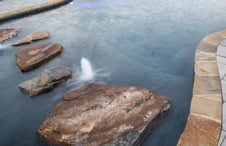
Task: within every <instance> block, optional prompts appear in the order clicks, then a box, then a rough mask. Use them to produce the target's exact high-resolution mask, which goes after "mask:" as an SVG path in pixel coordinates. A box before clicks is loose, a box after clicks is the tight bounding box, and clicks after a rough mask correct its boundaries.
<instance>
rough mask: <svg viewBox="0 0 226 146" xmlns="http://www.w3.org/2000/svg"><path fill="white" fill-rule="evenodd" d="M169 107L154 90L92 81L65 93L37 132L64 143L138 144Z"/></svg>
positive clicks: (81, 144) (122, 145)
mask: <svg viewBox="0 0 226 146" xmlns="http://www.w3.org/2000/svg"><path fill="white" fill-rule="evenodd" d="M169 109H170V101H169V98H168V97H165V96H161V95H159V94H157V93H155V92H153V91H150V90H147V89H144V88H138V87H116V86H111V85H105V84H97V83H92V84H88V85H86V86H83V87H81V88H79V89H77V90H73V91H71V92H68V93H66V94H65V95H64V96H63V98H62V100H61V101H60V102H59V103H58V104H57V105H56V107H55V108H54V110H53V112H52V113H51V115H50V116H49V117H48V119H47V120H46V121H44V123H43V124H42V125H41V127H40V128H39V129H38V135H40V136H41V137H42V138H44V139H45V140H47V141H48V142H50V143H51V144H61V145H76V146H77V145H78V146H83V145H85V146H101V145H104V146H108V145H110V146H132V145H139V144H141V142H142V141H143V138H144V137H146V136H147V133H149V132H150V128H153V126H155V125H156V124H157V123H158V122H159V121H160V117H162V115H163V113H165V112H166V111H168V110H169Z"/></svg>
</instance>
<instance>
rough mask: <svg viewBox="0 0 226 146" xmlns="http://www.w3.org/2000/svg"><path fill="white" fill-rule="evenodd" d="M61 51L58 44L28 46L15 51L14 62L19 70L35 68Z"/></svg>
mask: <svg viewBox="0 0 226 146" xmlns="http://www.w3.org/2000/svg"><path fill="white" fill-rule="evenodd" d="M62 51H63V46H61V45H60V44H45V45H37V46H29V47H26V48H23V49H20V50H19V51H18V52H17V53H16V63H17V65H18V67H19V68H20V69H21V71H24V72H25V71H29V70H32V69H35V68H37V67H39V66H41V65H42V64H44V63H46V62H47V61H49V60H51V59H52V58H54V57H56V56H57V55H59V54H60V53H61V52H62Z"/></svg>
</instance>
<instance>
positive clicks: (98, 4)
mask: <svg viewBox="0 0 226 146" xmlns="http://www.w3.org/2000/svg"><path fill="white" fill-rule="evenodd" d="M225 17H226V3H225V1H224V0H218V1H215V0H206V1H203V0H196V1H190V0H183V1H181V0H167V1H155V0H139V1H136V0H114V1H112V0H104V1H103V0H95V1H94V0H76V1H73V3H71V4H69V5H67V6H64V7H61V8H58V9H55V10H53V11H48V12H45V13H41V14H39V15H34V16H30V17H27V18H23V19H19V20H15V21H11V22H8V23H5V24H1V25H0V28H6V27H7V28H8V27H13V28H14V27H19V28H21V29H22V31H21V32H20V33H19V34H18V36H17V38H15V39H13V40H9V41H6V42H5V43H3V46H1V48H3V49H0V69H1V72H0V81H1V83H2V84H0V91H1V93H0V94H1V102H0V111H1V113H0V121H1V127H0V129H1V130H0V145H10V146H24V145H37V146H44V145H45V144H44V143H42V142H41V141H40V140H39V139H38V138H37V137H36V134H35V133H36V130H37V128H38V127H39V126H40V124H41V123H42V122H43V121H44V120H45V119H46V117H47V116H48V114H49V113H50V112H51V110H52V108H53V107H54V106H55V104H56V103H57V102H58V101H59V100H60V98H61V97H62V95H63V94H64V93H65V92H67V91H69V90H72V89H74V88H78V87H79V86H81V85H84V84H86V83H88V82H104V83H108V84H114V85H125V86H130V85H132V86H142V87H146V88H149V89H152V90H155V91H157V92H159V93H161V94H164V95H167V96H170V97H171V100H172V110H171V111H170V112H169V114H168V116H167V117H166V118H165V119H164V120H163V121H162V123H161V125H160V126H159V127H157V128H155V130H153V133H152V135H151V136H150V137H149V138H148V139H147V140H146V141H145V142H144V144H143V145H144V146H149V145H153V146H175V145H176V143H177V139H178V138H179V136H180V133H181V132H182V131H183V128H184V126H185V124H186V118H187V114H188V112H189V106H190V99H191V95H192V85H193V72H194V71H193V65H194V64H193V63H194V51H195V48H196V46H197V45H198V43H199V41H200V40H201V39H202V38H203V37H204V36H205V35H207V34H209V33H212V32H215V31H219V30H222V29H225V28H226V19H223V18H225ZM28 24H29V25H28ZM32 31H47V32H50V34H51V38H50V39H47V40H43V41H38V42H35V43H34V44H39V43H43V42H45V43H46V42H58V43H61V44H62V45H63V46H64V52H63V53H62V54H61V55H60V56H58V57H56V58H55V59H53V60H52V61H50V62H48V63H47V64H45V65H43V66H42V67H40V68H38V69H36V70H33V71H31V72H28V73H22V72H20V70H19V69H18V67H17V66H16V63H15V53H16V51H17V50H18V49H20V48H22V47H12V46H11V45H9V46H8V44H12V43H13V42H14V41H15V40H17V39H18V38H21V37H22V36H25V35H26V34H28V33H30V32H32ZM4 45H6V46H4ZM5 48H6V49H5ZM83 56H85V57H86V58H88V59H89V60H90V62H91V64H92V68H93V71H94V73H95V77H94V78H93V79H92V80H89V81H83V80H82V79H81V74H82V71H81V68H80V59H81V57H83ZM58 64H66V65H68V66H70V67H71V68H72V69H73V72H74V74H73V77H72V79H70V80H68V81H67V82H66V83H65V84H63V85H61V86H59V87H57V88H56V89H55V90H53V91H52V92H49V93H46V94H42V95H39V96H37V97H34V98H29V97H27V96H26V95H25V94H23V93H22V92H20V90H19V89H18V84H19V83H21V82H23V81H25V80H28V79H30V78H32V77H34V76H36V75H38V74H39V73H40V72H41V71H42V70H44V69H46V68H48V67H51V66H55V65H58ZM12 138H13V139H12Z"/></svg>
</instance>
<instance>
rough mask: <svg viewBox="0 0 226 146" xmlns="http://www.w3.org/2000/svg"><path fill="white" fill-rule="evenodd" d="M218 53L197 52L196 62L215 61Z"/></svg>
mask: <svg viewBox="0 0 226 146" xmlns="http://www.w3.org/2000/svg"><path fill="white" fill-rule="evenodd" d="M215 60H216V52H204V51H201V50H196V53H195V61H215Z"/></svg>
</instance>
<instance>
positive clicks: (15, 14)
mask: <svg viewBox="0 0 226 146" xmlns="http://www.w3.org/2000/svg"><path fill="white" fill-rule="evenodd" d="M71 1H72V0H51V1H49V2H46V3H43V4H39V5H35V6H30V7H26V8H22V9H19V10H15V11H10V12H7V13H4V14H0V23H1V22H4V21H8V20H12V19H15V18H20V17H24V16H27V15H31V14H36V13H40V12H43V11H46V10H50V9H53V8H56V7H59V6H61V5H65V4H67V3H69V2H71Z"/></svg>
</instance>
